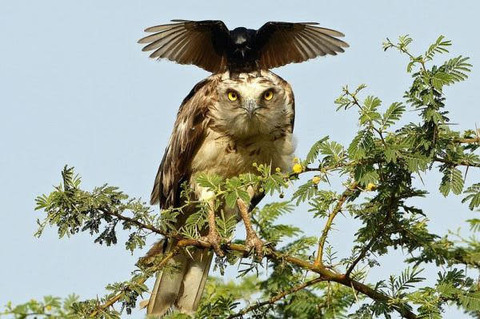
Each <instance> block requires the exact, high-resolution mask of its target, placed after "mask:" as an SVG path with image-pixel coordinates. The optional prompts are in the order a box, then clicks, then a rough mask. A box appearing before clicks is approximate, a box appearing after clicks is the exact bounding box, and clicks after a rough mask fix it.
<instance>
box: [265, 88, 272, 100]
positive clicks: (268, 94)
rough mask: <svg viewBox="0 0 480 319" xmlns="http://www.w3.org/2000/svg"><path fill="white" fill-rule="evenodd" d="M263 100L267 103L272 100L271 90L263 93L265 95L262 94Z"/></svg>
mask: <svg viewBox="0 0 480 319" xmlns="http://www.w3.org/2000/svg"><path fill="white" fill-rule="evenodd" d="M263 98H264V99H265V100H267V101H270V100H271V99H272V98H273V91H272V90H268V91H265V93H263Z"/></svg>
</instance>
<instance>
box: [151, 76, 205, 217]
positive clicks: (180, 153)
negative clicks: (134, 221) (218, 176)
mask: <svg viewBox="0 0 480 319" xmlns="http://www.w3.org/2000/svg"><path fill="white" fill-rule="evenodd" d="M211 82H212V80H211V79H210V78H207V79H205V80H203V81H201V82H199V83H198V84H197V85H195V87H194V88H193V89H192V90H191V91H190V93H189V94H188V95H187V97H186V98H185V99H184V100H183V102H182V105H181V106H180V109H179V110H178V114H177V119H176V121H175V126H174V128H173V132H172V135H171V137H170V142H169V143H168V146H167V148H166V149H165V153H164V155H163V159H162V162H161V164H160V167H159V168H158V172H157V177H156V178H155V185H154V187H153V191H152V194H151V197H150V203H151V204H152V205H154V204H156V203H158V202H160V207H161V208H168V207H178V206H179V200H180V192H181V184H182V183H183V182H184V181H187V180H188V179H189V178H190V171H189V167H190V163H191V161H192V158H193V156H194V154H195V152H196V150H197V149H198V147H199V146H200V144H201V143H202V141H203V139H204V137H205V131H206V127H207V125H208V119H207V116H206V115H207V111H208V100H209V98H208V96H207V95H206V94H197V93H198V92H199V91H202V90H204V89H206V87H208V86H209V84H211ZM200 93H201V92H200Z"/></svg>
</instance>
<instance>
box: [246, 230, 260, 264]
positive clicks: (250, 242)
mask: <svg viewBox="0 0 480 319" xmlns="http://www.w3.org/2000/svg"><path fill="white" fill-rule="evenodd" d="M263 246H264V244H263V241H262V240H261V239H260V238H258V235H257V233H255V232H249V233H247V238H246V239H245V247H246V248H247V250H248V251H250V252H251V251H252V250H253V251H254V252H255V257H256V258H257V259H262V258H263Z"/></svg>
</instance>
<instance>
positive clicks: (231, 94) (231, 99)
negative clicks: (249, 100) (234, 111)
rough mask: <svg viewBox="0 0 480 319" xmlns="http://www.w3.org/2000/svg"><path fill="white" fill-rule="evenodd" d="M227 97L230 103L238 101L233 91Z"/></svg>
mask: <svg viewBox="0 0 480 319" xmlns="http://www.w3.org/2000/svg"><path fill="white" fill-rule="evenodd" d="M227 96H228V99H229V100H230V101H236V100H237V99H238V94H237V93H236V92H233V91H230V92H228V93H227Z"/></svg>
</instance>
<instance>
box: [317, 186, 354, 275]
mask: <svg viewBox="0 0 480 319" xmlns="http://www.w3.org/2000/svg"><path fill="white" fill-rule="evenodd" d="M356 187H357V183H356V182H353V183H352V184H351V185H350V186H349V187H347V189H346V190H345V191H344V192H343V194H342V195H341V196H340V198H339V199H338V201H337V205H335V208H334V209H333V210H332V212H331V213H330V214H329V215H328V219H327V222H326V223H325V227H324V228H323V232H322V235H321V237H320V241H319V243H318V250H317V257H316V258H315V264H316V265H323V250H324V247H325V242H326V240H327V236H328V232H329V231H330V229H331V228H332V224H333V220H334V219H335V217H336V216H337V214H338V213H339V212H340V211H341V210H342V207H343V204H344V203H345V201H346V200H347V199H348V197H349V196H350V195H351V194H352V191H353V190H354V189H355V188H356Z"/></svg>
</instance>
